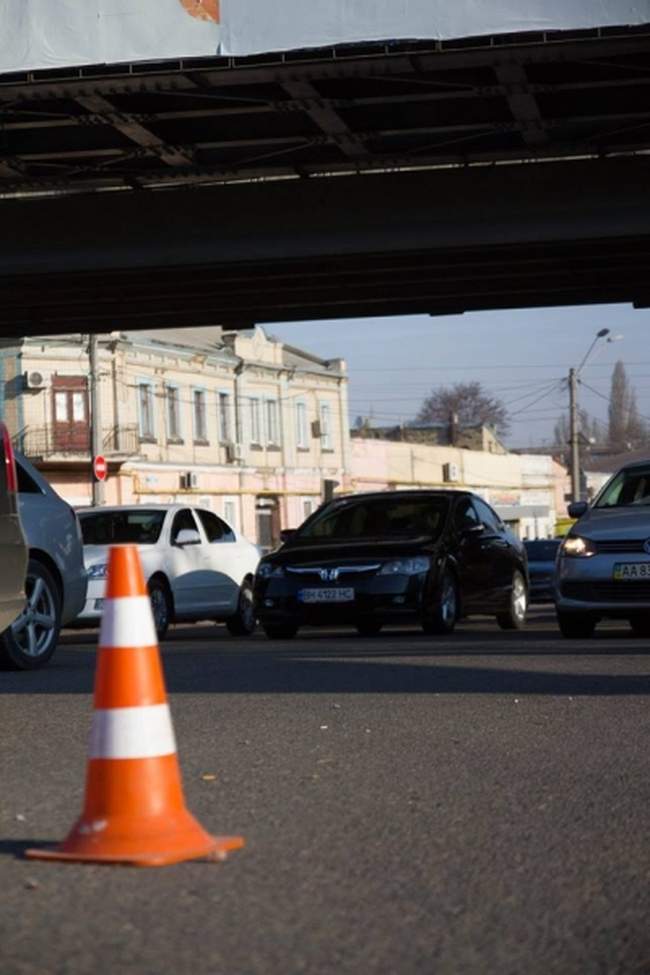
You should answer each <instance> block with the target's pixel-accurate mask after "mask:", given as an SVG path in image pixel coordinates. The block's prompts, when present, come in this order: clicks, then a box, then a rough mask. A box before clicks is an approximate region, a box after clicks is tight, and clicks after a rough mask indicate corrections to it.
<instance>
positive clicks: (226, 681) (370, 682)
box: [0, 623, 650, 696]
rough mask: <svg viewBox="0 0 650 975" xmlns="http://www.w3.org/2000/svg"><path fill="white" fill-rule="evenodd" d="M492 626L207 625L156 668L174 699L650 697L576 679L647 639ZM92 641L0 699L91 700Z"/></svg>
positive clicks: (611, 679) (3, 676)
mask: <svg viewBox="0 0 650 975" xmlns="http://www.w3.org/2000/svg"><path fill="white" fill-rule="evenodd" d="M491 626H493V624H483V625H481V624H480V623H479V624H477V625H476V626H474V624H472V623H470V624H464V625H463V626H462V627H460V628H459V630H458V631H457V632H456V633H454V634H453V635H452V636H451V637H446V638H442V637H437V638H436V637H430V636H425V635H424V634H423V633H422V632H421V631H418V630H417V629H415V628H413V629H408V630H407V629H402V630H387V631H386V632H385V633H382V634H380V635H379V636H378V637H374V638H370V639H369V638H361V637H357V636H356V635H355V634H354V633H351V632H350V631H349V630H345V631H343V630H340V631H322V630H312V631H309V630H307V631H305V633H304V635H303V634H302V632H301V634H300V636H299V637H298V638H296V639H295V640H293V641H278V642H275V641H269V640H267V639H266V638H265V637H264V636H263V635H261V634H258V635H256V636H255V637H252V638H248V639H238V638H234V637H230V636H229V635H227V634H226V632H225V630H224V629H223V628H218V627H215V626H214V625H211V626H193V627H179V628H178V629H176V630H173V631H172V632H171V633H170V634H169V638H168V639H166V640H165V642H164V644H163V661H164V667H165V676H166V681H167V687H168V689H169V691H170V692H171V693H178V694H192V693H200V694H205V693H214V694H273V693H278V694H336V693H341V694H515V695H524V694H543V695H568V696H581V695H591V696H616V695H631V694H649V693H650V673H648V675H647V676H646V675H644V674H640V675H639V674H634V673H631V674H630V673H628V674H625V673H623V674H621V673H620V672H614V673H606V672H605V673H603V672H601V673H593V672H592V673H581V672H576V671H580V670H581V668H582V667H583V666H584V663H583V661H584V662H586V660H587V659H588V658H589V657H601V658H604V657H608V658H610V659H611V660H616V657H617V656H620V655H621V654H623V655H624V656H625V657H626V658H629V657H645V656H647V655H648V653H649V650H650V648H649V645H648V642H647V641H645V640H639V639H634V638H633V637H632V636H631V635H630V633H629V631H627V630H626V631H622V630H621V629H620V627H619V628H617V629H615V628H609V629H603V630H601V632H600V633H598V632H597V634H596V637H595V638H594V639H593V640H590V641H575V642H574V641H570V640H562V638H561V637H560V635H559V633H557V631H554V630H551V629H544V628H542V627H541V626H540V627H535V625H534V624H532V625H531V626H530V627H528V628H527V629H526V630H524V631H523V632H502V631H500V630H497V629H496V628H494V629H491ZM621 637H627V639H621ZM95 639H96V635H95V634H92V633H91V634H90V635H89V634H88V633H85V634H82V633H79V632H75V633H72V634H66V635H65V636H64V638H63V640H62V644H61V646H60V648H59V650H58V651H57V654H56V655H55V657H54V658H53V660H52V661H51V663H50V665H49V667H47V668H46V669H44V670H42V671H35V672H32V673H29V672H26V673H0V693H6V694H20V693H24V694H88V693H91V691H92V684H93V677H94V667H95V660H96V650H95V647H94V646H93V645H90V646H89V643H90V642H91V641H94V640H95ZM614 641H615V642H614ZM188 644H189V645H188ZM493 657H499V658H501V660H504V658H506V660H505V662H504V664H503V666H495V665H492V666H490V665H488V666H483V665H482V663H481V660H482V658H488V659H489V658H493ZM538 658H545V659H548V667H547V668H546V669H540V668H539V667H536V668H535V669H531V668H534V665H535V664H536V663H537V662H538ZM576 658H579V659H580V664H579V666H576V663H577V661H576ZM472 660H473V661H474V662H472ZM518 662H520V663H521V664H522V665H524V666H518ZM616 667H617V668H620V663H619V662H618V661H617V662H616ZM648 670H649V671H650V668H648Z"/></svg>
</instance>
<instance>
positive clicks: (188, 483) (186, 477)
mask: <svg viewBox="0 0 650 975" xmlns="http://www.w3.org/2000/svg"><path fill="white" fill-rule="evenodd" d="M198 486H199V475H198V474H195V473H194V471H187V473H185V474H181V487H182V488H185V489H186V490H187V489H188V488H196V487H198Z"/></svg>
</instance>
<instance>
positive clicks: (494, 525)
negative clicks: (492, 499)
mask: <svg viewBox="0 0 650 975" xmlns="http://www.w3.org/2000/svg"><path fill="white" fill-rule="evenodd" d="M474 506H475V508H476V510H477V512H478V516H479V518H480V519H481V521H482V522H483V524H484V525H485V527H486V528H489V529H490V531H493V532H501V531H503V525H502V524H501V521H500V520H499V516H498V515H497V513H496V511H493V510H492V508H491V507H490V506H489V504H486V503H485V501H481V499H480V498H474Z"/></svg>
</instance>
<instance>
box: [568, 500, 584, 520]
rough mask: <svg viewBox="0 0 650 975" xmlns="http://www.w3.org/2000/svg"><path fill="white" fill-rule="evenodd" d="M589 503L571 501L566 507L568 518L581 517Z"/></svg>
mask: <svg viewBox="0 0 650 975" xmlns="http://www.w3.org/2000/svg"><path fill="white" fill-rule="evenodd" d="M588 507H589V505H588V504H587V502H586V501H572V502H571V504H570V505H569V506H568V507H567V511H568V512H569V518H582V516H583V515H584V513H585V511H586V510H587V509H588Z"/></svg>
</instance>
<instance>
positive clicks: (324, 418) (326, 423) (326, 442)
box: [320, 403, 332, 450]
mask: <svg viewBox="0 0 650 975" xmlns="http://www.w3.org/2000/svg"><path fill="white" fill-rule="evenodd" d="M331 431H332V425H331V411H330V405H329V403H321V404H320V445H321V447H322V448H323V450H331V449H332V432H331Z"/></svg>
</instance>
